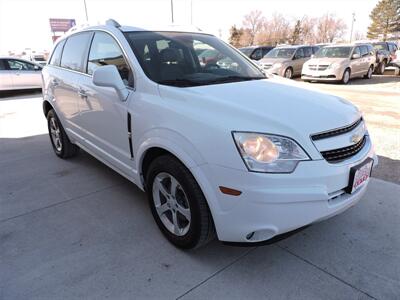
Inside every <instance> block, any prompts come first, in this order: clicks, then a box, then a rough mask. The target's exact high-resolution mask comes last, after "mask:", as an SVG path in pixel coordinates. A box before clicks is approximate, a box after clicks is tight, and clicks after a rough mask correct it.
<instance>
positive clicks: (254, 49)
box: [239, 46, 275, 60]
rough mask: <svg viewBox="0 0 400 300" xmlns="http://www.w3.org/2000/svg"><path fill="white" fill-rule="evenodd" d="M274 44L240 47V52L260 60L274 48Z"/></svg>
mask: <svg viewBox="0 0 400 300" xmlns="http://www.w3.org/2000/svg"><path fill="white" fill-rule="evenodd" d="M274 48H275V47H272V46H250V47H243V48H239V50H240V52H242V53H243V54H244V55H246V56H248V57H249V58H251V59H252V60H260V59H261V58H263V57H264V55H266V54H267V53H268V52H269V51H271V50H272V49H274Z"/></svg>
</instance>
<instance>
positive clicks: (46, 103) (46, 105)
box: [42, 100, 54, 117]
mask: <svg viewBox="0 0 400 300" xmlns="http://www.w3.org/2000/svg"><path fill="white" fill-rule="evenodd" d="M42 107H43V114H44V116H45V117H47V114H48V113H49V111H50V109H54V108H53V106H52V105H51V104H50V102H49V101H47V100H44V101H43V104H42Z"/></svg>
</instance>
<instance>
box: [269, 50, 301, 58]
mask: <svg viewBox="0 0 400 300" xmlns="http://www.w3.org/2000/svg"><path fill="white" fill-rule="evenodd" d="M295 52H296V49H294V48H275V49H273V50H271V51H269V52H268V53H267V55H265V56H264V58H292V56H293V54H294V53H295Z"/></svg>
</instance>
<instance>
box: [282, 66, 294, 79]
mask: <svg viewBox="0 0 400 300" xmlns="http://www.w3.org/2000/svg"><path fill="white" fill-rule="evenodd" d="M283 77H285V78H287V79H292V77H293V69H292V68H291V67H289V68H286V70H285V72H284V73H283Z"/></svg>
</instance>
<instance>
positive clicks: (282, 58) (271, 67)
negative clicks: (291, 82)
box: [259, 46, 319, 78]
mask: <svg viewBox="0 0 400 300" xmlns="http://www.w3.org/2000/svg"><path fill="white" fill-rule="evenodd" d="M318 49H319V47H318V46H280V47H277V48H275V49H273V50H271V51H270V52H268V53H267V55H265V56H264V57H263V58H262V59H261V60H260V61H259V64H260V66H261V68H262V69H263V70H264V72H266V73H267V74H275V75H279V76H283V77H286V78H292V77H294V76H299V75H300V74H301V69H302V68H303V64H304V63H305V62H306V61H307V60H309V59H310V58H311V56H312V55H313V54H314V53H316V52H317V51H318Z"/></svg>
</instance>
